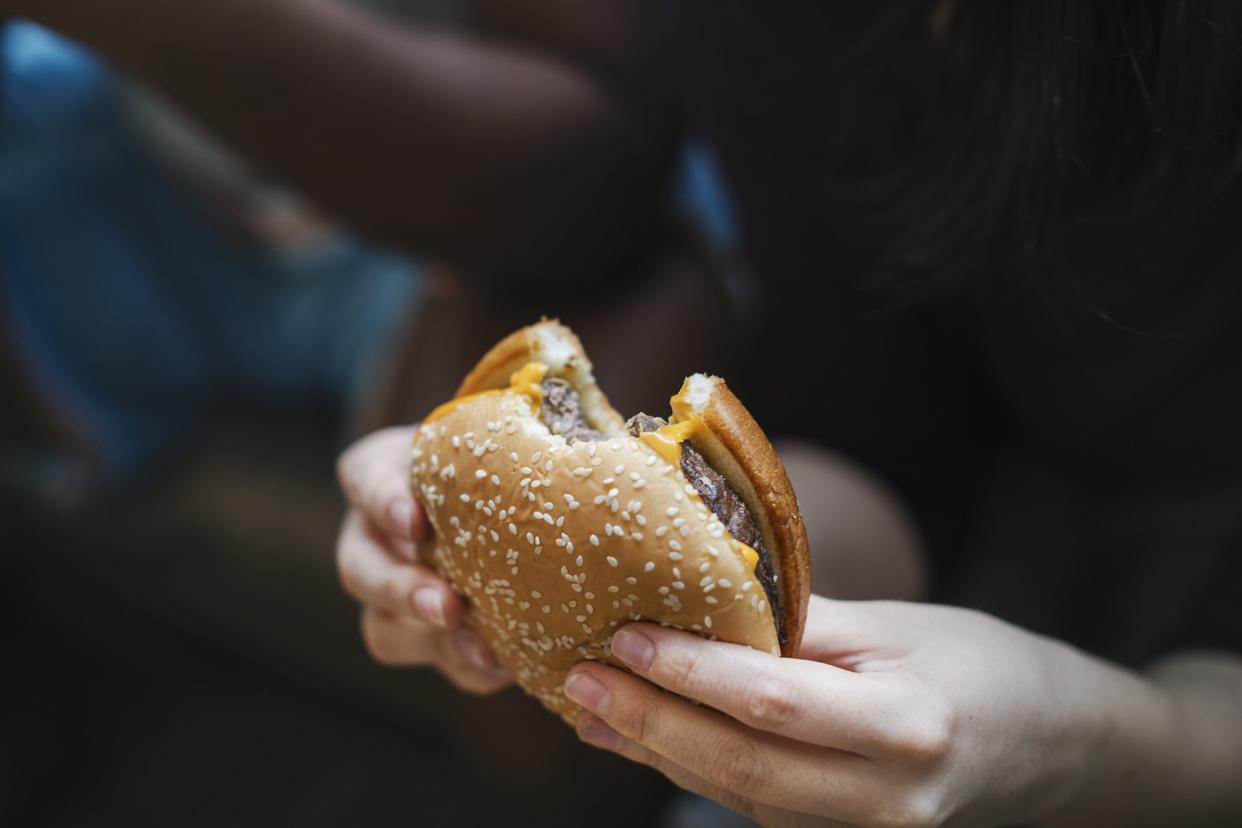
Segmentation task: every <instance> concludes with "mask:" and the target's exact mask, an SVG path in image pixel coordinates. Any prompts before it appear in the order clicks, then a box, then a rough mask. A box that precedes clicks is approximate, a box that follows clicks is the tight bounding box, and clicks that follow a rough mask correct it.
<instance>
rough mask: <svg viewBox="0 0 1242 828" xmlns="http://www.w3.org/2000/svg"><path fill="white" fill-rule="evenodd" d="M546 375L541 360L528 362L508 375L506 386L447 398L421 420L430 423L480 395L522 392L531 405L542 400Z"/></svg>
mask: <svg viewBox="0 0 1242 828" xmlns="http://www.w3.org/2000/svg"><path fill="white" fill-rule="evenodd" d="M547 375H548V366H547V365H544V364H543V363H542V362H528V363H526V364H525V365H523V366H522V367H521V368H519V369H518V370H516V371H514V372H513V374H512V375H511V376H510V377H509V387H508V388H494V389H491V390H489V391H479V392H478V393H476V394H467V395H465V396H464V397H457V398H455V399H452V400H449V401H448V402H446V403H444V404H443V405H440V406H437V407H436V409H435V410H434V411H432V412H431V413H430V414H428V415H427V416H426V417H425V418H424V419H423V422H425V423H432V422H435V421H436V420H438V419H440V418H441V417H443V416H444V415H446V414H448V413H449V412H450V411H452V410H454V409H455V408H457V406H459V405H462V404H463V403H468V402H470V401H471V400H477V399H480V398H482V397H498V396H500V395H501V394H522V395H523V396H526V397H528V398H530V401H531V403H532V404H533V405H538V404H539V403H541V402H543V388H542V387H541V386H540V383H541V382H543V378H544V377H546V376H547Z"/></svg>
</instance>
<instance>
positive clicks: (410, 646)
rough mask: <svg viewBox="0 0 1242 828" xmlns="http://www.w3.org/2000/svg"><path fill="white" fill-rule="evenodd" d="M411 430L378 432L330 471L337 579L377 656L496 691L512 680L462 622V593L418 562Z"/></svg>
mask: <svg viewBox="0 0 1242 828" xmlns="http://www.w3.org/2000/svg"><path fill="white" fill-rule="evenodd" d="M413 434H414V430H413V428H391V429H387V430H385V431H379V432H376V433H374V434H372V435H370V436H368V437H365V438H364V439H362V440H360V441H358V442H357V443H355V444H354V445H353V446H351V447H350V448H349V450H347V451H346V452H345V453H344V454H343V455H342V456H341V460H340V463H339V464H338V467H337V473H338V476H339V477H340V481H341V488H342V490H343V491H344V492H345V497H346V498H347V499H348V500H349V512H348V513H347V514H346V515H345V522H344V525H343V526H342V527H341V535H340V538H339V539H338V540H337V544H336V554H337V565H338V567H339V568H340V573H341V582H342V583H343V584H344V586H345V589H346V591H348V592H349V593H350V594H351V595H353V596H354V597H355V598H357V599H358V600H359V601H360V602H362V607H363V609H362V637H363V640H364V641H365V642H366V645H367V649H368V650H370V652H371V655H372V656H374V658H375V660H376V661H379V662H380V663H382V664H389V665H394V666H406V665H430V666H433V667H435V668H436V669H437V670H439V671H440V672H441V673H443V674H444V675H445V676H446V677H448V679H449V680H450V681H452V682H453V684H455V685H457V686H458V687H459V688H461V689H462V690H466V691H469V692H472V693H491V692H495V691H496V690H499V689H500V688H502V687H504V686H505V685H507V684H508V683H509V681H510V680H511V679H510V676H509V673H508V671H506V670H505V669H504V668H503V667H501V666H500V665H499V663H498V662H497V661H496V656H495V655H494V654H493V653H492V651H491V649H490V648H488V646H487V644H486V643H484V641H483V639H481V638H479V636H478V635H476V634H475V633H474V632H473V631H472V630H470V629H467V628H466V627H464V626H462V624H461V621H462V616H463V614H464V612H465V605H464V603H463V602H462V599H461V597H460V596H459V595H458V594H457V593H456V592H454V591H453V589H452V587H450V586H449V585H448V583H447V582H446V581H444V580H443V579H442V578H440V577H439V576H437V575H436V574H435V573H434V572H433V571H432V570H431V569H429V568H428V567H426V566H424V565H423V564H420V563H418V562H417V561H418V556H417V552H416V550H417V546H416V545H417V544H418V543H419V542H420V541H422V540H423V539H424V538H425V537H426V535H427V518H426V516H425V515H424V514H423V510H422V508H421V507H420V506H419V505H418V501H416V500H415V499H414V497H413V496H412V495H411V493H410V487H409V483H408V472H407V470H406V463H407V462H408V459H409V454H410V444H411V440H412V438H413Z"/></svg>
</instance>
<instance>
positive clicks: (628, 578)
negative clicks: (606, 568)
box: [625, 575, 638, 586]
mask: <svg viewBox="0 0 1242 828" xmlns="http://www.w3.org/2000/svg"><path fill="white" fill-rule="evenodd" d="M625 582H626V583H627V584H629V585H630V586H634V585H635V584H637V583H638V579H637V578H635V577H634V576H633V575H627V576H626V578H625Z"/></svg>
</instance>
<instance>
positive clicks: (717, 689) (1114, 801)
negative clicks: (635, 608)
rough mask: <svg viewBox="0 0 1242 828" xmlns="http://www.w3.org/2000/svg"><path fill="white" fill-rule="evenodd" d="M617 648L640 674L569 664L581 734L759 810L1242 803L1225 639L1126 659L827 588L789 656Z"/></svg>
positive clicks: (668, 636) (937, 810) (665, 642)
mask: <svg viewBox="0 0 1242 828" xmlns="http://www.w3.org/2000/svg"><path fill="white" fill-rule="evenodd" d="M613 654H614V656H616V657H617V658H618V659H620V660H621V661H622V662H623V663H624V664H625V665H626V666H628V667H630V669H632V670H633V671H634V672H635V673H636V674H637V676H639V677H641V678H637V677H635V676H631V675H628V674H625V673H622V672H620V671H617V670H614V669H612V668H610V667H606V666H604V665H602V664H598V663H586V664H583V665H580V666H579V667H578V668H576V669H575V672H573V673H572V674H571V675H570V677H569V679H568V680H567V683H566V693H567V694H568V695H569V696H570V698H572V699H574V701H576V702H578V703H579V704H581V705H583V707H584V708H586V709H587V710H589V711H590V712H591V714H592V715H586V716H583V717H582V718H581V719H580V720H579V722H578V728H579V733H580V735H581V736H582V737H583V738H584V739H586V740H587V741H589V742H591V743H593V744H596V745H598V746H601V747H604V748H607V749H610V750H613V751H616V752H619V753H621V754H622V755H625V756H627V757H629V758H631V759H634V760H635V761H639V762H643V763H645V764H649V765H652V766H654V767H655V768H657V769H659V770H660V771H662V772H663V773H665V774H666V775H667V776H669V777H670V778H672V779H673V781H675V782H677V783H678V784H680V785H682V786H684V787H687V788H690V789H692V790H695V791H698V792H700V793H703V794H705V795H708V796H711V797H713V798H715V799H717V800H719V801H722V802H724V803H725V804H727V805H729V806H730V807H733V808H736V809H738V810H742V811H744V812H746V813H749V814H751V815H752V816H754V817H756V818H758V819H759V820H760V821H761V822H763V823H764V824H767V825H790V826H792V825H826V824H832V825H836V824H841V823H845V824H850V825H903V826H904V825H909V826H926V825H958V826H988V825H998V824H1003V825H1008V824H1025V823H1032V822H1033V823H1036V824H1040V825H1049V826H1062V825H1070V826H1078V825H1136V826H1145V825H1151V826H1163V825H1203V826H1216V825H1219V826H1226V825H1236V824H1238V822H1239V820H1242V785H1239V784H1238V768H1240V767H1242V662H1240V661H1239V659H1238V658H1236V657H1235V656H1232V655H1223V654H1221V655H1201V656H1192V655H1189V654H1183V655H1178V656H1175V657H1173V658H1172V659H1170V660H1168V661H1166V662H1164V663H1163V664H1162V665H1160V666H1158V667H1156V668H1154V669H1153V670H1152V671H1151V672H1149V673H1148V674H1146V675H1138V674H1135V673H1132V672H1129V671H1126V670H1123V669H1121V668H1119V667H1116V666H1114V665H1110V664H1106V663H1104V662H1101V661H1098V660H1096V659H1093V658H1091V657H1089V656H1087V655H1085V654H1083V653H1081V652H1079V651H1077V650H1075V649H1073V648H1071V647H1068V646H1066V645H1064V644H1061V643H1059V642H1055V641H1051V640H1049V639H1045V638H1041V637H1039V636H1035V635H1032V634H1030V633H1027V632H1025V631H1022V630H1019V629H1017V628H1015V627H1012V626H1010V625H1008V624H1004V623H1002V622H1000V621H997V620H996V619H994V618H990V617H988V616H985V615H982V614H980V613H976V612H971V611H967V610H960V609H953V608H949V607H936V606H928V605H919V604H902V603H892V602H840V601H829V600H826V599H822V598H815V599H813V600H812V605H811V613H810V616H809V618H808V624H807V634H806V637H805V639H804V644H803V648H802V651H801V652H800V653H799V658H797V659H791V658H784V659H782V658H775V657H773V656H770V655H767V654H764V653H759V652H756V651H753V650H749V649H747V648H744V647H738V646H735V645H731V644H724V643H720V642H712V641H705V640H703V639H700V638H697V637H695V636H691V635H687V634H685V633H680V632H677V631H675V630H670V629H665V628H662V627H657V626H653V625H648V624H638V625H632V626H630V627H626V628H624V629H623V630H621V631H619V632H618V633H617V635H616V637H615V638H614V640H613ZM643 679H646V681H644V680H643ZM648 682H650V683H648ZM653 685H657V686H658V687H663V688H666V689H668V690H671V691H673V693H675V694H677V695H672V694H667V693H662V692H661V691H660V690H658V689H656V687H654V686H653ZM678 696H682V697H686V698H689V699H694V700H697V701H700V702H702V703H703V705H704V706H702V707H698V706H694V705H691V704H689V703H687V702H685V701H682V700H681V699H679V698H678ZM713 708H714V710H713ZM715 711H720V712H719V713H717V712H715ZM808 815H813V818H812V817H809V816H808ZM826 820H836V822H827V821H826Z"/></svg>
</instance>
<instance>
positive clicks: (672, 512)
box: [664, 506, 684, 526]
mask: <svg viewBox="0 0 1242 828" xmlns="http://www.w3.org/2000/svg"><path fill="white" fill-rule="evenodd" d="M678 511H679V509H678V508H677V507H676V506H669V507H668V508H667V509H665V510H664V514H666V515H668V516H669V517H673V516H674V515H676V514H677V512H678ZM683 522H684V521H683ZM673 525H674V526H676V525H677V524H673Z"/></svg>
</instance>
